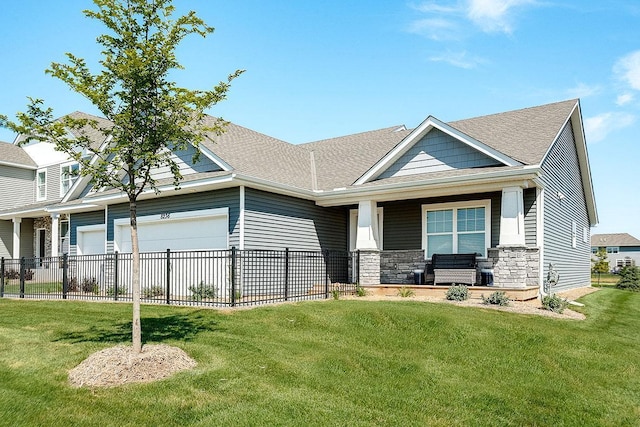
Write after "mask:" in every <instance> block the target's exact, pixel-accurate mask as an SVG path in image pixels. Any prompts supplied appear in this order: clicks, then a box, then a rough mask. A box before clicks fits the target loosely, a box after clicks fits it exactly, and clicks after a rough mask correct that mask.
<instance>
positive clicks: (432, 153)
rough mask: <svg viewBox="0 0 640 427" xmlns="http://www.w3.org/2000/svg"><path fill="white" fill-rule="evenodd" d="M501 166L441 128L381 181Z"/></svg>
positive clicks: (387, 172)
mask: <svg viewBox="0 0 640 427" xmlns="http://www.w3.org/2000/svg"><path fill="white" fill-rule="evenodd" d="M499 165H500V163H499V162H498V161H496V160H495V159H492V158H491V157H489V156H487V155H485V154H483V153H481V152H479V151H477V150H475V149H474V148H472V147H470V146H468V145H467V144H465V143H463V142H460V141H459V140H457V139H456V138H454V137H452V136H450V135H447V134H446V133H444V132H442V131H441V130H439V129H432V130H431V131H430V132H429V133H428V134H427V135H425V136H424V137H423V138H422V139H421V140H420V141H418V142H416V144H415V145H414V146H413V147H411V148H410V149H409V150H408V151H407V152H406V153H405V154H403V155H402V156H401V157H400V158H399V159H398V160H397V161H396V162H395V163H394V164H393V165H391V166H390V167H389V169H387V170H386V171H384V172H383V173H382V174H381V175H380V178H381V179H382V178H390V177H392V176H403V175H413V174H418V173H425V172H436V171H442V170H450V169H464V168H479V167H486V166H499Z"/></svg>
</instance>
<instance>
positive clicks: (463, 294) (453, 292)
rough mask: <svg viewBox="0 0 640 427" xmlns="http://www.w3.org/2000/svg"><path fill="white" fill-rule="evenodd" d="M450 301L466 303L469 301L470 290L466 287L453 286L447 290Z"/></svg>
mask: <svg viewBox="0 0 640 427" xmlns="http://www.w3.org/2000/svg"><path fill="white" fill-rule="evenodd" d="M447 299H448V300H449V301H464V300H467V299H469V288H468V287H466V286H465V285H453V286H451V287H450V288H449V290H447Z"/></svg>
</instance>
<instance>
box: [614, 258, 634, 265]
mask: <svg viewBox="0 0 640 427" xmlns="http://www.w3.org/2000/svg"><path fill="white" fill-rule="evenodd" d="M616 267H633V260H632V259H631V258H624V259H617V260H616Z"/></svg>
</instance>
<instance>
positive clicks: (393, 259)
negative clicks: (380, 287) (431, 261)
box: [380, 249, 426, 284]
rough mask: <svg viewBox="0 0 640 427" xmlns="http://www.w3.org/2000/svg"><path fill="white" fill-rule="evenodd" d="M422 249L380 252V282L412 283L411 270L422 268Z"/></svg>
mask: <svg viewBox="0 0 640 427" xmlns="http://www.w3.org/2000/svg"><path fill="white" fill-rule="evenodd" d="M425 264H426V261H425V259H424V250H422V249H413V250H404V251H382V252H380V283H387V284H413V283H414V278H413V270H424V269H425Z"/></svg>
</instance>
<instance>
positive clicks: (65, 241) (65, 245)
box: [58, 219, 69, 254]
mask: <svg viewBox="0 0 640 427" xmlns="http://www.w3.org/2000/svg"><path fill="white" fill-rule="evenodd" d="M59 236H60V244H59V246H58V248H59V251H60V253H61V254H68V253H69V220H68V219H63V220H60V234H59Z"/></svg>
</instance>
